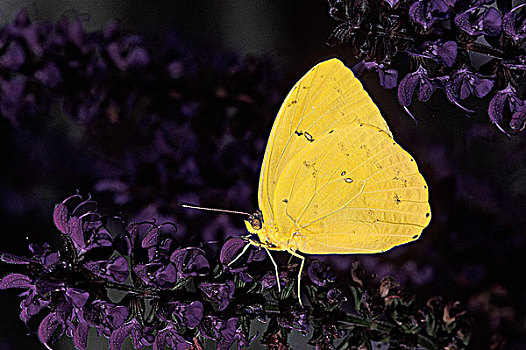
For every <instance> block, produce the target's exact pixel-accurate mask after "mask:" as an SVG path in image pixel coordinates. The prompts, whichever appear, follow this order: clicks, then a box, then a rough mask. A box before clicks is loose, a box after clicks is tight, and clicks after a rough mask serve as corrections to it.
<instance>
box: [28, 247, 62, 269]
mask: <svg viewBox="0 0 526 350" xmlns="http://www.w3.org/2000/svg"><path fill="white" fill-rule="evenodd" d="M29 250H30V251H31V253H33V259H35V260H39V262H40V264H41V266H42V267H43V268H44V269H46V270H47V271H53V270H54V269H55V268H56V267H57V266H58V265H64V264H65V262H64V261H61V260H60V252H54V251H51V248H50V246H49V244H48V243H44V244H43V245H42V246H40V245H38V244H33V243H30V244H29Z"/></svg>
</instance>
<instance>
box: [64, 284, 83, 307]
mask: <svg viewBox="0 0 526 350" xmlns="http://www.w3.org/2000/svg"><path fill="white" fill-rule="evenodd" d="M64 294H65V296H66V299H67V300H68V302H69V303H70V304H71V305H73V306H74V307H76V308H81V307H83V306H84V305H85V304H86V302H87V301H88V298H89V293H88V292H86V291H85V290H82V289H78V288H70V287H67V288H66V291H65V293H64Z"/></svg>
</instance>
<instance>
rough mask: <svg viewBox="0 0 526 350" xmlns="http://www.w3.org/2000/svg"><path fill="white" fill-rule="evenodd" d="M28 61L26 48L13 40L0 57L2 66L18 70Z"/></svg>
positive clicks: (0, 65)
mask: <svg viewBox="0 0 526 350" xmlns="http://www.w3.org/2000/svg"><path fill="white" fill-rule="evenodd" d="M25 61H26V54H25V53H24V49H23V48H22V46H20V44H19V43H18V42H16V41H15V42H12V43H11V44H10V45H9V47H8V48H7V51H6V52H5V53H4V54H3V56H2V57H0V67H4V68H7V69H11V70H14V71H16V70H18V69H19V68H20V67H22V65H23V64H24V62H25Z"/></svg>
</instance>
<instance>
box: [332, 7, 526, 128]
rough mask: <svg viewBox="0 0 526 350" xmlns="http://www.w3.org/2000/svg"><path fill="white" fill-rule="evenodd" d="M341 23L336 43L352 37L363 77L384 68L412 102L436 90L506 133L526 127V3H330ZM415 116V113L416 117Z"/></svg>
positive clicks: (385, 81)
mask: <svg viewBox="0 0 526 350" xmlns="http://www.w3.org/2000/svg"><path fill="white" fill-rule="evenodd" d="M329 3H330V15H331V16H332V17H333V18H334V19H335V20H337V21H338V22H340V24H339V25H338V26H337V27H336V28H335V29H334V31H333V33H332V34H331V36H330V37H329V39H328V43H329V44H330V45H336V44H341V43H344V42H348V43H350V44H351V49H352V52H353V54H354V56H355V57H356V58H359V59H360V60H362V61H361V62H360V63H358V65H357V66H356V67H355V68H354V70H355V71H356V72H357V74H361V73H363V72H364V71H367V70H375V71H376V72H377V73H378V76H379V81H380V84H381V85H382V86H383V87H384V88H386V89H392V88H396V87H398V100H399V102H400V104H401V105H402V107H403V108H405V110H406V111H407V112H408V113H409V114H410V115H411V116H412V117H413V115H412V114H411V112H410V111H409V109H408V107H410V106H411V104H412V101H413V95H416V98H417V99H418V100H419V101H421V102H427V101H429V99H430V98H431V96H432V95H433V94H434V92H435V91H436V90H443V91H444V92H445V95H446V96H447V99H448V100H449V101H450V102H451V103H453V104H454V105H456V106H458V107H459V108H460V109H461V110H463V111H464V112H466V113H468V114H469V113H472V112H474V109H478V110H481V109H482V108H478V106H480V103H481V102H480V101H478V99H482V98H486V99H485V102H484V103H487V101H486V100H489V103H488V104H487V105H485V107H484V108H486V109H487V114H488V116H489V119H490V120H491V122H492V123H493V124H495V126H497V127H498V128H499V129H500V130H501V131H503V132H504V133H507V134H510V133H514V134H516V133H518V132H519V131H521V130H523V129H524V127H525V121H526V104H525V102H524V99H523V98H524V96H522V92H521V90H520V88H521V84H522V85H523V84H524V77H525V72H526V51H525V49H524V44H525V42H526V7H525V6H524V4H520V5H518V6H516V7H512V1H498V0H497V1H495V0H382V1H369V0H330V1H329ZM413 118H414V117H413Z"/></svg>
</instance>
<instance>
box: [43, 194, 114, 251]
mask: <svg viewBox="0 0 526 350" xmlns="http://www.w3.org/2000/svg"><path fill="white" fill-rule="evenodd" d="M73 200H81V202H80V203H79V204H78V205H77V206H76V207H75V208H74V209H73V210H72V211H71V212H70V211H69V209H68V207H67V206H66V202H68V201H73ZM94 204H95V202H93V201H91V200H90V198H88V199H87V200H82V198H81V197H80V196H79V195H74V196H71V197H68V198H66V199H65V200H64V201H63V202H62V203H60V204H58V205H57V206H55V210H54V212H53V219H54V221H55V225H56V226H57V228H58V229H59V230H60V232H62V233H63V234H64V235H66V236H69V238H70V239H71V243H73V246H74V247H75V250H76V251H77V253H78V254H79V255H82V254H84V253H86V252H87V251H89V250H91V249H94V248H100V247H112V245H113V243H112V240H113V239H112V237H111V235H110V233H109V232H108V231H107V230H106V229H105V228H104V227H103V225H102V223H101V222H100V221H91V218H90V217H91V216H94V217H97V215H98V214H96V213H94V212H92V211H89V210H88V209H86V208H87V207H88V206H90V205H94ZM84 211H85V212H84ZM83 212H84V213H83Z"/></svg>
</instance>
